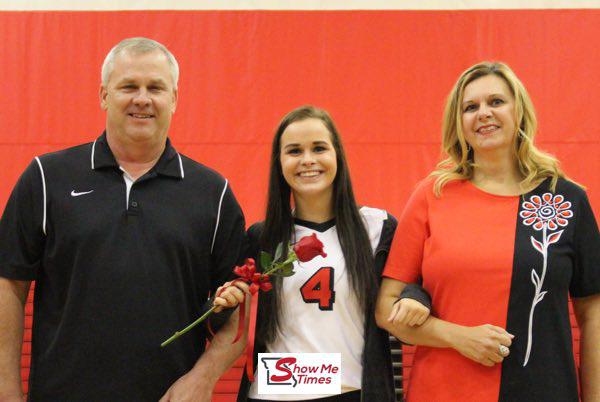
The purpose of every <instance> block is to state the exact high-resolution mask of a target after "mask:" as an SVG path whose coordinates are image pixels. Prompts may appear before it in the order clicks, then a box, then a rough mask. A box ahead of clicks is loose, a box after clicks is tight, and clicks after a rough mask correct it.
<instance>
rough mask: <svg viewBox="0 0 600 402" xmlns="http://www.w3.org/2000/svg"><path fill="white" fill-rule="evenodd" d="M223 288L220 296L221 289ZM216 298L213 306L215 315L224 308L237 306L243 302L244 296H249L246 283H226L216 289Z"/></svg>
mask: <svg viewBox="0 0 600 402" xmlns="http://www.w3.org/2000/svg"><path fill="white" fill-rule="evenodd" d="M223 288H225V290H223V292H222V293H221V294H219V292H220V291H221V289H223ZM217 294H218V295H219V296H218V297H215V300H214V301H213V306H215V307H216V308H215V313H218V312H220V311H222V310H223V309H226V308H234V307H237V305H238V304H240V303H241V302H243V301H244V300H245V298H246V295H249V294H250V292H249V286H248V284H247V283H245V282H242V281H235V282H233V285H232V282H226V283H225V284H224V285H223V286H219V288H218V289H217Z"/></svg>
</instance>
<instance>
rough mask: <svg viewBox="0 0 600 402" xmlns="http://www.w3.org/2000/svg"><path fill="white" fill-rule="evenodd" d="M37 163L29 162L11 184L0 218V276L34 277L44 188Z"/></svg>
mask: <svg viewBox="0 0 600 402" xmlns="http://www.w3.org/2000/svg"><path fill="white" fill-rule="evenodd" d="M40 169H41V167H40V165H39V164H38V162H37V161H36V160H34V161H33V162H31V163H30V164H29V166H28V167H27V169H26V170H25V172H23V174H22V175H21V177H20V178H19V180H18V182H17V184H16V185H15V187H14V189H13V191H12V193H11V195H10V198H9V199H8V203H7V204H6V208H5V209H4V213H3V214H2V219H0V276H2V277H4V278H7V279H15V280H22V281H32V280H35V278H36V276H37V272H38V269H39V266H40V261H41V258H42V254H43V249H44V244H45V235H44V232H43V224H44V222H43V221H44V212H43V211H44V208H45V200H44V192H43V181H42V175H41V172H40Z"/></svg>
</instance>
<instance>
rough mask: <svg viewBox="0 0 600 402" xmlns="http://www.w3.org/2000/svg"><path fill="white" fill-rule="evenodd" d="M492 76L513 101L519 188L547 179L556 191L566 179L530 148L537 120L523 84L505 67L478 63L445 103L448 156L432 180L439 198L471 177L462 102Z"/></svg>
mask: <svg viewBox="0 0 600 402" xmlns="http://www.w3.org/2000/svg"><path fill="white" fill-rule="evenodd" d="M492 74H493V75H495V76H497V77H500V78H502V79H503V80H504V82H506V84H507V85H508V87H509V88H510V91H511V93H512V95H513V96H514V98H515V111H514V112H515V122H516V127H515V133H516V138H515V140H514V144H515V148H514V153H515V158H516V160H517V162H518V168H519V172H520V173H521V174H522V176H523V180H522V181H521V183H520V185H521V187H522V188H525V189H528V188H531V187H532V186H533V185H534V184H537V183H538V182H539V181H540V180H541V179H544V178H547V177H550V178H551V182H550V188H551V189H552V191H554V190H555V189H556V182H557V181H558V179H559V178H560V177H565V175H564V173H563V172H562V170H561V169H560V167H559V162H558V160H557V159H556V158H554V157H553V156H551V155H549V154H547V153H545V152H542V151H540V150H539V149H537V148H536V147H535V145H534V144H533V139H534V137H535V134H536V130H537V120H536V118H535V111H534V108H533V103H532V102H531V98H529V94H528V93H527V90H526V89H525V87H524V86H523V83H522V82H521V81H520V80H519V79H518V78H517V76H516V75H515V73H514V72H513V71H512V70H511V69H510V68H509V67H508V66H507V65H506V64H504V63H500V62H493V63H492V62H487V61H486V62H481V63H477V64H475V65H474V66H472V67H470V68H469V69H467V70H466V71H465V72H463V73H462V74H461V75H460V77H459V78H458V81H457V82H456V84H455V85H454V88H452V91H451V92H450V95H449V96H448V99H447V101H446V108H445V110H444V121H443V125H442V150H443V152H444V153H445V154H446V155H447V156H448V157H447V158H446V159H444V160H442V161H441V162H439V163H438V165H437V168H436V170H434V171H433V172H432V173H431V176H435V177H436V180H435V184H434V192H435V195H436V196H438V197H439V196H440V195H441V192H442V188H443V187H444V185H446V183H448V182H449V181H451V180H468V179H470V178H472V177H473V168H474V167H475V163H474V160H473V151H472V150H471V149H470V147H468V146H467V142H466V141H465V136H464V133H463V130H462V106H461V104H462V99H463V95H464V91H465V87H466V86H467V85H468V84H470V83H471V82H473V81H475V80H476V79H478V78H481V77H485V76H486V75H492Z"/></svg>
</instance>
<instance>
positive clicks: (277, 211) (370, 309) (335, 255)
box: [219, 106, 429, 402]
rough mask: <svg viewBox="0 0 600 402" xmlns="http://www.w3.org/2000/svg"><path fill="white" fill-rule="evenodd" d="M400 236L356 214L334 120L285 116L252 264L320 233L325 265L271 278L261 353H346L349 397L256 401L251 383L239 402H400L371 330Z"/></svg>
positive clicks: (315, 112)
mask: <svg viewBox="0 0 600 402" xmlns="http://www.w3.org/2000/svg"><path fill="white" fill-rule="evenodd" d="M292 200H293V207H292ZM395 226H396V221H395V219H394V218H393V217H392V216H390V215H388V214H387V213H386V212H385V211H383V210H379V209H374V208H367V207H362V208H359V207H358V206H357V204H356V201H355V200H354V194H353V191H352V185H351V182H350V177H349V171H348V166H347V163H346V158H345V155H344V150H343V147H342V144H341V141H340V137H339V134H338V132H337V129H336V127H335V125H334V123H333V121H332V119H331V117H330V116H329V114H328V113H327V112H326V111H324V110H321V109H318V108H315V107H312V106H303V107H300V108H298V109H295V110H293V111H291V112H290V113H288V114H287V115H286V116H285V117H284V118H283V120H282V121H281V123H280V124H279V127H278V129H277V131H276V133H275V138H274V140H273V147H272V152H271V169H270V178H269V194H268V206H267V216H266V218H265V221H264V222H261V223H258V224H255V225H253V226H252V227H251V228H250V229H249V232H248V233H249V238H250V243H251V245H252V249H253V250H252V252H251V255H257V254H258V251H259V250H265V251H268V252H270V253H271V254H273V253H274V250H275V248H276V246H277V244H278V243H279V242H282V241H283V242H284V244H285V243H287V242H292V243H293V242H294V241H296V239H299V238H301V237H303V236H307V235H311V234H313V233H316V234H317V236H318V238H319V239H320V240H321V241H322V242H323V243H324V246H325V247H324V248H325V252H326V253H327V257H325V258H323V257H317V258H315V259H314V260H312V261H310V262H308V263H303V264H302V266H301V267H299V268H297V269H296V270H295V271H296V273H295V274H294V275H293V276H290V277H286V278H285V279H283V280H282V279H281V278H280V277H277V278H273V286H274V288H273V290H272V291H271V292H268V293H263V294H261V296H260V299H259V312H258V321H257V322H258V330H257V334H256V344H255V348H254V351H255V352H257V353H258V352H264V351H266V352H272V353H275V352H277V353H286V352H287V353H319V352H322V353H326V352H328V353H341V355H342V362H343V366H342V394H341V395H336V396H333V397H332V396H325V395H259V394H258V389H257V385H256V382H255V383H253V384H250V383H249V381H248V379H247V378H244V379H243V380H242V384H241V388H240V392H239V396H238V401H246V400H250V401H251V400H256V401H263V402H264V401H270V400H277V401H280V400H314V401H348V402H350V401H352V402H354V401H377V402H392V401H395V393H394V385H393V374H392V366H391V357H390V350H389V342H388V335H387V333H385V332H384V331H381V330H380V329H379V328H377V326H376V325H375V320H374V304H375V300H376V297H377V289H378V284H379V277H380V275H381V272H382V269H383V265H384V263H385V260H386V258H387V253H388V250H389V245H390V243H391V239H392V237H393V235H394V230H395ZM398 294H400V292H398ZM230 299H231V300H229V301H228V302H225V301H224V300H219V303H221V305H225V306H227V307H231V306H232V305H234V304H235V302H236V300H237V299H235V298H233V297H232V298H230ZM396 299H398V297H396ZM397 304H399V305H401V306H403V309H404V310H406V311H408V313H407V314H405V318H404V320H403V322H405V323H406V324H407V325H410V324H413V325H414V324H418V323H419V322H422V321H424V320H425V318H426V317H427V314H428V312H429V310H428V309H427V308H425V307H424V306H422V305H420V304H419V303H418V302H416V301H414V300H408V299H402V300H401V302H400V303H397ZM254 367H256V364H255V365H254ZM367 373H368V374H369V375H366V374H367Z"/></svg>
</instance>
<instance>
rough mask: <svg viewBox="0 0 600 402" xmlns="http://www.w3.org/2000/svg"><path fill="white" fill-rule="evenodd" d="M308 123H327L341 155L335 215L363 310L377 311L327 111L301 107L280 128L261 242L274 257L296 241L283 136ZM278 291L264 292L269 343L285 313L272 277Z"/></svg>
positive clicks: (361, 227)
mask: <svg viewBox="0 0 600 402" xmlns="http://www.w3.org/2000/svg"><path fill="white" fill-rule="evenodd" d="M306 119H318V120H321V121H322V122H323V124H324V125H325V127H326V128H327V129H328V131H329V133H330V134H331V141H332V143H333V147H334V149H335V153H336V159H337V174H336V176H335V179H334V181H333V213H334V215H335V220H336V227H337V233H338V238H339V241H340V245H341V248H342V252H343V253H344V259H345V262H346V269H347V271H348V275H349V277H350V284H351V286H352V288H353V289H354V291H355V293H356V295H357V298H358V302H359V305H360V306H361V307H362V309H363V311H365V312H367V313H368V312H370V311H371V310H372V309H373V308H374V301H375V299H376V297H377V283H378V278H377V275H376V274H375V269H374V257H373V250H372V248H371V243H370V241H369V236H368V234H367V230H366V228H365V224H364V221H363V219H362V218H361V216H360V214H359V212H358V206H357V204H356V200H355V199H354V192H353V191H352V183H351V181H350V172H349V170H348V164H347V162H346V155H345V153H344V148H343V146H342V142H341V140H340V136H339V133H338V131H337V128H336V127H335V124H334V123H333V120H332V119H331V117H330V116H329V113H327V112H326V111H325V110H323V109H319V108H316V107H314V106H301V107H299V108H297V109H294V110H292V111H291V112H289V113H288V114H287V115H286V116H285V117H284V118H283V119H282V120H281V122H280V123H279V126H278V127H277V131H276V132H275V137H274V138H273V144H272V149H271V168H270V173H269V193H268V201H267V213H266V217H265V222H264V226H263V230H262V234H261V237H260V247H261V249H262V250H265V251H268V252H270V253H271V254H273V253H274V251H275V248H276V247H277V244H278V243H280V242H282V241H283V242H284V244H287V242H289V241H291V240H293V234H294V218H293V216H292V207H291V200H290V199H291V189H290V186H289V185H288V183H287V182H286V181H285V178H284V177H283V173H282V171H281V161H280V153H281V136H282V134H283V132H284V131H285V129H286V128H287V127H288V126H289V125H290V124H292V123H294V122H297V121H302V120H306ZM273 279H274V280H273V282H274V283H273V291H272V292H267V293H264V294H263V295H261V297H262V296H265V297H264V298H263V299H262V302H261V303H262V304H263V306H262V307H263V308H262V310H263V312H264V313H263V314H261V318H260V321H259V322H260V324H259V329H258V330H259V334H260V336H261V338H262V339H264V340H265V342H266V343H269V342H272V341H273V340H274V339H275V334H276V332H277V329H278V327H279V323H280V314H281V277H276V278H273Z"/></svg>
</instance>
